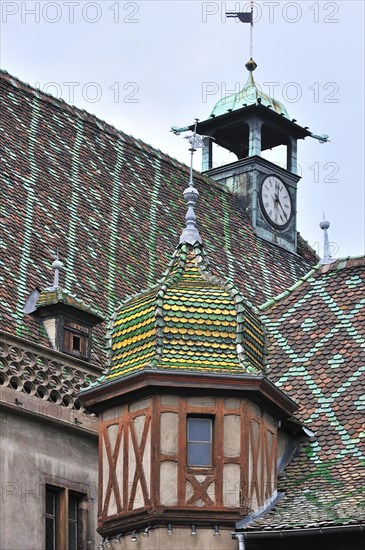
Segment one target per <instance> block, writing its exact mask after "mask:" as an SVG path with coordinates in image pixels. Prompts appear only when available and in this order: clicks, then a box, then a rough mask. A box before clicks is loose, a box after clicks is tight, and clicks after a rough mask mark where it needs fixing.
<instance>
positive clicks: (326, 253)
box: [319, 212, 336, 264]
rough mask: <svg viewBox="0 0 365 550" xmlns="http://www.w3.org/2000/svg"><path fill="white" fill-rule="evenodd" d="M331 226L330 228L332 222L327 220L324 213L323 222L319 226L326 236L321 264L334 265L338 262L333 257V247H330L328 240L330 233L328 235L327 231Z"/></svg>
mask: <svg viewBox="0 0 365 550" xmlns="http://www.w3.org/2000/svg"><path fill="white" fill-rule="evenodd" d="M329 226H330V222H329V221H328V220H326V218H325V215H324V212H323V220H322V221H321V223H320V224H319V227H320V228H321V229H322V230H323V232H324V235H323V236H324V243H323V258H322V260H321V262H320V263H321V264H333V262H335V261H336V260H335V258H332V257H331V246H330V242H329V239H328V233H327V229H328V228H329Z"/></svg>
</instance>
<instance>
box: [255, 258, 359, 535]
mask: <svg viewBox="0 0 365 550" xmlns="http://www.w3.org/2000/svg"><path fill="white" fill-rule="evenodd" d="M260 309H261V312H262V320H263V322H264V325H265V327H266V330H267V335H268V375H269V377H270V379H271V380H272V381H273V382H274V383H275V384H276V385H277V386H279V387H280V388H281V389H282V390H283V391H285V392H287V393H288V394H289V395H290V396H291V397H292V398H293V399H295V400H296V401H297V402H298V403H300V408H299V411H298V413H297V414H298V415H299V418H300V420H301V421H302V422H304V423H305V424H306V425H307V426H308V427H309V428H310V430H312V431H313V432H314V433H315V435H314V437H313V438H312V439H311V440H310V441H309V442H308V443H306V444H305V445H304V446H303V448H302V450H301V451H300V453H298V454H297V456H296V457H295V459H294V460H293V461H292V462H291V463H290V465H289V466H288V467H287V468H286V469H285V470H284V472H283V474H282V477H281V478H280V480H279V489H281V490H283V491H285V497H284V498H283V499H281V500H280V501H279V503H278V504H277V506H276V507H275V509H274V510H272V511H271V512H270V513H269V514H267V515H266V516H264V517H262V518H261V519H259V520H256V521H255V522H254V523H253V524H252V525H251V526H250V528H251V529H265V530H267V529H283V528H285V529H288V528H294V527H303V528H304V527H306V526H308V525H317V526H318V525H321V526H324V525H336V524H343V523H352V522H357V523H358V522H359V521H364V520H365V506H364V502H365V500H364V488H365V445H364V443H365V423H364V410H365V402H364V400H363V396H364V388H365V259H364V258H353V259H345V260H339V261H338V262H336V263H335V264H332V265H327V266H322V267H320V268H318V269H316V270H314V271H313V272H312V273H311V274H309V276H308V277H307V278H305V279H304V280H303V281H302V282H301V284H300V285H298V286H297V287H296V288H295V289H293V290H292V291H288V292H286V293H284V295H283V296H282V297H281V298H280V299H277V300H274V301H272V302H270V303H269V304H268V305H267V306H263V307H262V308H260ZM294 511H295V513H294Z"/></svg>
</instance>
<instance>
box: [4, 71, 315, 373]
mask: <svg viewBox="0 0 365 550" xmlns="http://www.w3.org/2000/svg"><path fill="white" fill-rule="evenodd" d="M0 84H1V92H2V117H1V122H0V127H1V128H0V129H1V136H2V155H3V162H2V172H3V177H2V197H3V200H4V202H5V204H7V208H6V209H4V210H3V212H2V214H1V226H2V238H3V241H2V247H3V248H2V257H3V258H5V262H4V267H3V269H2V271H1V277H2V278H1V281H0V283H1V289H2V292H1V311H2V317H1V318H2V321H1V328H3V329H4V330H6V331H9V332H13V333H15V334H16V335H18V336H21V337H26V338H28V339H29V340H31V341H37V342H39V343H42V344H44V345H46V346H49V342H48V340H47V338H45V337H44V336H42V334H40V333H39V326H38V325H37V324H36V323H34V321H33V320H32V319H31V318H30V317H29V316H28V317H24V315H23V311H22V310H23V306H24V303H25V301H26V299H27V297H28V295H29V294H30V293H31V292H32V291H33V290H34V289H35V288H36V287H38V288H40V289H44V288H46V287H48V286H49V283H50V280H51V279H52V273H51V270H50V264H51V258H50V256H49V252H48V251H49V250H55V249H56V248H58V249H59V250H60V252H61V253H62V255H63V259H64V260H65V265H66V270H65V272H64V273H61V277H60V284H61V286H62V287H63V288H65V290H67V291H68V292H71V293H72V294H75V295H76V296H77V297H79V298H81V299H82V300H83V301H84V302H85V303H87V304H90V306H91V307H94V308H96V309H98V310H100V311H101V312H102V314H103V316H104V317H105V318H107V317H108V316H109V315H111V314H112V312H113V311H114V310H115V308H116V307H117V306H118V304H120V303H121V302H122V301H124V300H125V299H126V297H127V296H128V295H133V294H135V293H136V292H140V291H141V290H142V289H144V288H148V287H151V286H153V284H156V282H157V280H158V279H159V278H160V276H161V273H162V270H163V268H164V266H165V265H166V263H167V261H168V258H169V257H170V256H171V253H172V251H173V250H174V248H175V246H176V243H177V237H178V235H179V234H180V232H181V229H182V227H183V225H184V216H185V203H184V200H183V197H182V191H183V189H185V187H186V183H187V181H188V177H189V176H188V168H187V167H186V166H185V165H183V164H181V163H179V162H177V161H176V160H174V159H172V158H170V157H168V156H167V155H164V154H163V153H161V151H158V150H156V149H154V148H152V147H151V146H149V145H146V144H145V143H143V142H142V141H140V140H137V139H134V138H132V137H130V136H128V135H126V134H124V133H123V132H120V131H118V130H116V129H115V128H113V127H112V126H110V125H108V124H106V123H105V122H102V121H100V120H98V119H97V118H96V117H94V116H92V115H89V114H88V113H86V112H85V111H81V110H78V109H76V108H74V107H71V106H70V105H67V104H66V103H65V102H63V101H62V100H58V99H55V98H53V97H51V96H49V95H47V94H44V93H42V92H39V91H37V90H35V89H33V88H31V87H30V86H28V85H26V84H24V83H22V82H20V81H19V80H17V79H16V78H13V77H11V76H10V75H8V74H7V73H5V72H0ZM176 139H178V138H176ZM195 182H196V185H197V187H198V188H199V191H200V196H201V199H200V200H199V204H198V210H197V214H198V221H199V230H200V232H201V234H202V236H203V239H204V242H205V245H206V248H207V250H208V252H209V257H210V259H211V261H212V265H213V268H212V269H213V272H214V273H215V274H216V275H218V276H223V277H225V276H227V275H228V276H229V280H230V282H232V283H234V284H236V285H237V287H238V288H239V289H240V291H241V292H242V294H243V295H244V296H245V297H246V298H248V300H250V301H251V302H252V303H254V304H260V303H263V302H265V301H266V300H267V299H269V298H271V297H273V296H275V295H276V294H278V293H279V292H282V291H283V289H285V288H287V287H288V286H290V285H291V284H293V283H294V282H295V281H296V280H297V279H298V278H300V277H301V276H303V275H304V274H305V273H306V272H307V271H308V270H309V269H310V268H311V267H312V266H313V265H314V264H315V263H316V262H317V258H316V257H315V255H314V253H313V252H312V251H311V250H310V248H309V247H308V246H307V245H306V243H305V242H304V241H303V240H301V239H299V249H298V255H293V254H290V253H289V252H286V251H284V250H282V249H280V248H278V247H275V246H273V245H270V244H269V243H266V242H264V241H262V240H260V239H257V238H256V237H255V235H254V232H253V229H252V227H251V225H250V223H249V220H248V219H247V217H246V215H245V213H244V212H241V211H240V208H239V206H238V203H237V201H236V199H235V197H234V196H232V195H231V194H229V193H228V192H226V191H225V190H223V189H222V188H221V187H220V186H219V185H218V184H217V183H216V182H214V181H212V180H210V179H209V178H207V177H204V176H202V175H200V174H195ZM15 237H16V239H17V246H14V238H15ZM142 258H143V261H141V259H142ZM218 266H219V267H218ZM273 266H275V270H276V271H275V277H272V276H271V271H272V268H273ZM104 334H105V326H100V327H96V328H95V329H94V337H93V351H94V354H93V362H95V363H99V364H103V363H104V362H105V357H104V352H103V347H104Z"/></svg>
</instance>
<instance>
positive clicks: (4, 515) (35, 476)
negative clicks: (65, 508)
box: [0, 409, 100, 550]
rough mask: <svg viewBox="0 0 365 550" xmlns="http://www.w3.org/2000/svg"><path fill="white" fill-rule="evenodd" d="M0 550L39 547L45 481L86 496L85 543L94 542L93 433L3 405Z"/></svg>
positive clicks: (88, 546)
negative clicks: (20, 412)
mask: <svg viewBox="0 0 365 550" xmlns="http://www.w3.org/2000/svg"><path fill="white" fill-rule="evenodd" d="M0 451H1V470H0V471H1V493H2V494H1V511H0V525H1V530H0V548H1V550H42V549H43V548H44V531H45V519H44V512H45V485H46V483H49V484H52V485H56V486H61V487H62V486H63V487H64V486H66V487H68V488H70V489H72V490H76V491H78V492H80V493H85V494H87V495H88V501H87V503H86V507H87V508H88V511H87V523H88V539H89V542H88V544H87V545H86V548H94V547H96V543H95V542H94V539H95V540H97V541H98V540H99V538H100V537H99V536H98V535H97V533H96V512H97V507H96V497H97V482H98V480H97V460H98V458H97V437H96V436H92V435H88V434H85V433H83V432H82V431H81V430H77V429H75V428H72V427H67V426H61V425H60V424H58V425H54V424H52V423H50V422H49V421H48V420H47V419H38V418H35V417H30V416H27V415H26V414H19V413H16V412H12V411H8V410H6V409H3V410H2V412H1V448H0Z"/></svg>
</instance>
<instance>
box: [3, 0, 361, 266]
mask: <svg viewBox="0 0 365 550" xmlns="http://www.w3.org/2000/svg"><path fill="white" fill-rule="evenodd" d="M364 5H365V3H364V1H363V0H355V1H351V0H346V1H336V2H330V1H325V0H321V1H317V2H316V1H312V0H310V1H307V0H306V1H299V2H292V1H283V2H281V1H278V0H276V1H274V0H273V1H266V0H263V1H260V2H255V10H254V39H253V57H254V59H255V61H256V62H257V65H258V67H257V69H256V71H255V73H254V76H255V80H256V82H257V84H258V86H260V87H261V89H262V90H263V91H264V92H266V93H268V94H269V95H271V96H274V97H275V99H277V100H279V101H282V102H283V103H284V104H285V106H286V108H287V110H288V112H289V115H290V117H291V118H295V119H296V120H297V122H298V124H300V125H301V126H309V128H310V130H311V131H312V132H314V133H317V134H328V135H329V137H330V142H329V143H326V144H320V143H319V142H318V141H317V140H315V139H312V138H306V139H305V140H301V141H300V142H299V147H298V163H299V168H300V173H301V175H302V179H301V180H300V182H299V184H298V229H299V231H300V233H301V234H302V236H303V237H304V238H305V239H306V240H307V241H308V242H309V244H310V245H311V246H313V247H314V248H315V249H316V251H317V252H318V253H319V255H322V249H323V244H322V243H323V234H322V231H321V229H320V228H319V222H320V221H321V220H322V218H323V212H324V213H325V217H326V218H327V219H328V220H329V221H330V223H331V226H330V229H329V239H330V242H331V250H332V256H333V257H336V258H337V257H346V256H349V255H351V256H356V255H361V254H364V253H365V228H364V220H365V214H364V212H365V196H364ZM249 9H250V4H249V2H235V1H233V2H228V1H227V2H214V1H212V2H201V1H197V0H192V1H186V0H184V1H179V0H166V1H156V2H153V1H151V0H146V1H136V2H134V1H132V2H129V1H127V2H125V1H116V0H114V1H109V0H105V1H99V2H92V1H83V0H79V1H73V0H69V1H54V2H52V1H47V0H45V1H38V2H33V1H6V0H2V1H1V67H2V69H5V70H6V71H8V72H9V73H11V74H12V75H14V76H16V77H18V78H19V79H20V80H22V81H24V82H27V83H28V84H30V85H32V86H35V87H38V88H40V89H41V90H43V91H45V92H47V93H50V94H52V95H55V96H56V97H61V98H62V99H63V100H64V101H66V102H67V103H71V104H74V105H76V106H77V107H79V108H81V109H85V110H87V111H88V112H90V113H93V114H95V115H96V116H98V117H99V118H101V119H103V120H105V121H106V122H108V123H109V124H112V125H113V126H115V127H116V128H118V129H119V130H122V131H124V132H126V133H128V134H131V135H133V136H134V137H137V138H140V139H142V140H143V141H145V142H147V143H149V144H151V145H153V146H154V147H156V148H158V149H161V150H162V151H163V152H165V153H167V154H169V155H170V156H172V157H174V158H177V159H178V160H180V161H181V162H184V163H186V164H188V163H189V152H188V150H187V142H186V140H184V139H182V137H177V136H175V135H174V134H172V133H171V132H170V131H169V130H170V127H171V126H172V125H177V126H185V125H188V124H191V123H192V122H193V121H194V119H195V118H199V119H200V120H205V119H206V118H208V117H209V115H210V112H211V110H212V109H213V107H214V105H215V103H216V102H217V101H218V100H219V99H221V97H224V96H225V95H227V94H229V93H232V92H233V91H238V90H239V89H240V88H242V87H243V85H244V84H245V82H246V80H247V74H248V73H247V70H246V69H245V67H244V65H245V62H246V61H247V60H248V58H249V53H250V50H249V34H250V26H249V25H248V24H242V23H239V22H236V21H235V20H234V19H228V18H226V17H225V12H226V11H248V10H249ZM199 156H200V153H197V155H196V158H195V165H194V166H195V167H196V169H200V158H199ZM222 158H223V157H222ZM224 158H226V159H227V161H229V162H233V161H234V160H235V158H234V156H233V155H232V154H231V156H229V157H224ZM272 160H273V161H276V162H280V161H281V158H280V157H275V156H273V157H272Z"/></svg>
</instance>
